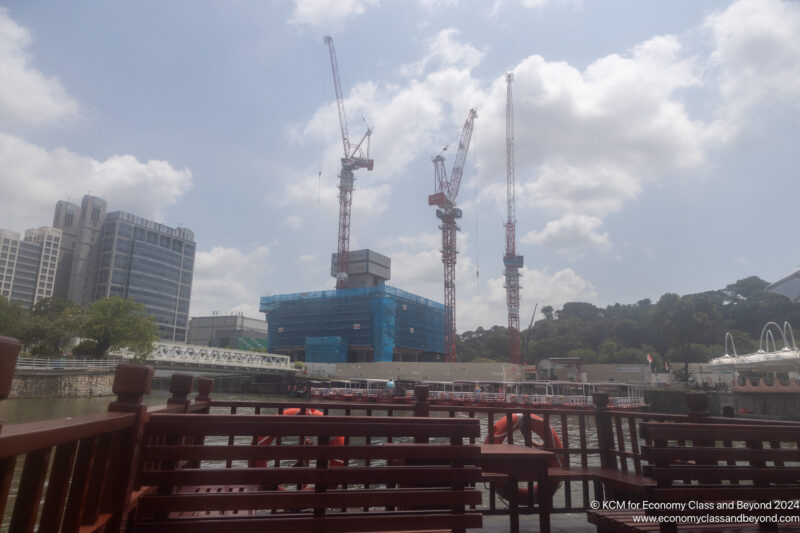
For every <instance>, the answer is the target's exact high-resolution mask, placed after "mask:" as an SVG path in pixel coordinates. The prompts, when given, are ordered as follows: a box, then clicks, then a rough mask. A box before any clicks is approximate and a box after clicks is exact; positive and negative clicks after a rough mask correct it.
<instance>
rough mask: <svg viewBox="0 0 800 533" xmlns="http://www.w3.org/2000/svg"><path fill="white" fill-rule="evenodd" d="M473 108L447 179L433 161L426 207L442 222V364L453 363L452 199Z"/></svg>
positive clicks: (440, 160) (439, 160) (455, 213)
mask: <svg viewBox="0 0 800 533" xmlns="http://www.w3.org/2000/svg"><path fill="white" fill-rule="evenodd" d="M477 116H478V115H477V113H476V112H475V109H474V108H473V109H470V110H469V114H468V115H467V120H466V122H465V123H464V129H463V130H462V131H461V140H460V141H459V143H458V153H457V154H456V160H455V163H454V164H453V170H452V171H451V172H450V178H448V177H447V169H446V168H445V166H444V156H443V155H442V154H439V155H437V156H436V157H434V158H433V169H434V179H435V182H434V189H435V191H436V192H434V194H432V195H430V196H428V205H435V206H436V207H437V208H438V209H436V217H437V218H439V219H440V220H441V221H442V225H441V226H439V227H440V229H441V230H442V263H443V264H444V352H445V360H446V361H455V360H456V256H457V254H458V248H457V245H456V232H457V231H458V230H459V229H461V228H459V227H458V224H457V223H456V220H457V219H459V218H461V209H459V208H457V207H456V197H457V196H458V189H459V187H460V185H461V175H462V174H463V172H464V161H465V160H466V158H467V152H468V151H469V144H470V141H471V140H472V128H473V126H474V123H475V117H477Z"/></svg>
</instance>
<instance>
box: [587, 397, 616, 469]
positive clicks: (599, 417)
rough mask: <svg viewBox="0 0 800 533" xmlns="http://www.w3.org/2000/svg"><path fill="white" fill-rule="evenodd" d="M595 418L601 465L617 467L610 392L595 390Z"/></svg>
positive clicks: (611, 467) (593, 399) (593, 398)
mask: <svg viewBox="0 0 800 533" xmlns="http://www.w3.org/2000/svg"><path fill="white" fill-rule="evenodd" d="M592 401H593V402H594V409H595V411H594V420H595V425H596V426H597V447H598V448H600V466H602V467H603V468H610V469H611V470H616V469H617V458H616V457H614V431H613V429H612V427H611V415H609V414H608V393H607V392H595V393H593V394H592Z"/></svg>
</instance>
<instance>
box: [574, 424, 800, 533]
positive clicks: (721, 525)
mask: <svg viewBox="0 0 800 533" xmlns="http://www.w3.org/2000/svg"><path fill="white" fill-rule="evenodd" d="M640 435H641V436H642V437H643V438H645V439H647V440H648V442H652V443H653V444H652V445H648V446H644V447H643V448H642V453H643V457H644V458H645V459H646V460H647V461H648V463H649V465H648V466H647V467H646V468H645V474H647V475H648V476H650V477H652V478H653V479H654V480H655V482H656V485H655V486H652V487H649V488H647V490H646V500H647V501H649V502H650V503H651V504H656V505H678V506H681V505H682V504H685V507H678V508H677V509H675V510H658V509H653V508H651V509H649V510H645V509H641V508H639V509H600V510H595V511H588V512H587V515H588V520H589V522H591V523H593V524H595V525H596V526H597V530H598V531H602V532H623V531H624V532H630V531H678V530H680V531H704V530H709V531H711V530H719V529H725V530H727V531H749V530H759V526H760V528H761V529H762V530H764V529H767V530H777V529H780V530H782V531H783V530H791V531H800V522H797V521H793V522H782V521H783V520H789V521H792V520H797V517H798V516H800V509H799V508H798V507H796V505H797V504H798V502H800V450H799V449H798V443H800V426H789V425H745V424H699V423H655V422H653V423H643V424H641V430H640ZM776 502H784V503H781V504H778V503H776ZM744 505H760V506H763V507H764V508H762V509H743V506H744ZM778 507H780V508H778ZM659 517H661V519H660V520H659ZM742 517H748V518H747V519H745V520H741V518H742ZM751 519H752V520H762V521H764V522H762V523H761V524H759V523H757V522H754V521H752V520H751ZM775 519H777V520H775ZM672 520H680V521H681V522H680V523H677V524H676V523H675V522H674V521H672ZM703 521H707V522H708V523H703Z"/></svg>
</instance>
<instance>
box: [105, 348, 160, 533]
mask: <svg viewBox="0 0 800 533" xmlns="http://www.w3.org/2000/svg"><path fill="white" fill-rule="evenodd" d="M153 374H154V372H153V369H152V368H150V367H149V366H144V365H139V364H134V363H120V364H119V365H117V370H116V373H115V374H114V385H113V386H112V389H111V390H112V391H113V392H114V394H116V395H117V400H116V401H115V402H111V404H110V405H109V406H108V411H109V412H124V413H134V414H135V415H136V421H135V422H134V424H133V426H132V427H130V428H129V429H128V430H126V431H122V432H119V433H117V434H116V435H115V437H116V442H114V443H113V447H112V452H111V453H113V454H114V456H113V457H111V460H110V461H109V463H108V464H109V466H110V468H109V469H108V470H109V471H108V474H107V476H106V479H110V480H112V483H110V484H109V485H108V490H109V493H108V496H107V497H106V498H104V505H103V507H105V509H104V510H103V511H104V512H107V513H109V514H111V515H112V518H111V520H110V522H109V525H108V527H107V531H118V530H119V529H120V528H121V525H122V524H123V522H124V520H125V515H126V514H127V512H128V511H130V510H131V509H130V505H129V504H130V502H129V500H130V498H131V494H132V493H133V487H134V484H135V482H136V480H135V476H136V471H137V468H138V465H139V459H140V454H141V450H142V439H143V438H144V424H145V422H147V406H146V405H144V404H143V403H142V400H143V397H144V395H145V394H149V393H150V387H151V385H152V381H153Z"/></svg>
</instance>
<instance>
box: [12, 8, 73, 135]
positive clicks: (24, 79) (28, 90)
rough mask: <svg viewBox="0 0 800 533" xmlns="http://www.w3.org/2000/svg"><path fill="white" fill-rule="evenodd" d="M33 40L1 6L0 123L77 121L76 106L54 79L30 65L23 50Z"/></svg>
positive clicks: (36, 123)
mask: <svg viewBox="0 0 800 533" xmlns="http://www.w3.org/2000/svg"><path fill="white" fill-rule="evenodd" d="M32 41H33V39H32V37H31V34H30V32H29V31H28V30H27V28H25V27H23V26H20V25H19V24H17V23H16V22H15V21H14V20H12V19H11V17H10V16H9V15H8V10H7V9H6V8H4V7H2V6H0V80H3V81H2V83H0V123H2V124H5V125H6V126H7V125H9V124H30V125H34V126H42V125H47V124H55V123H60V122H64V121H68V120H70V119H74V118H76V117H77V116H78V115H79V113H80V106H79V105H78V103H77V102H76V101H75V100H74V99H73V98H72V97H71V96H69V94H67V91H66V90H65V89H64V88H63V87H62V86H61V83H60V82H59V81H58V79H57V78H48V77H46V76H45V75H44V74H42V73H41V72H39V71H38V70H37V69H35V68H34V67H33V66H32V65H31V64H30V56H29V54H28V53H27V52H26V51H25V49H26V48H27V47H28V46H29V45H30V44H31V42H32Z"/></svg>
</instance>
